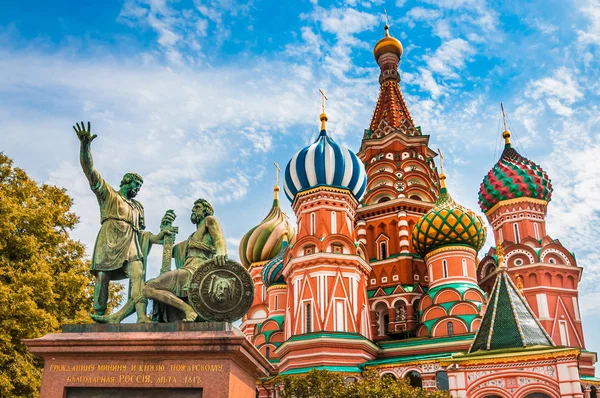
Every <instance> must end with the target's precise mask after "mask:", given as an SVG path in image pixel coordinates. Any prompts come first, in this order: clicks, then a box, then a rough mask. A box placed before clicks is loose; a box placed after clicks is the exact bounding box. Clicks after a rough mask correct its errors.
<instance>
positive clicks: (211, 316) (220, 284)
mask: <svg viewBox="0 0 600 398" xmlns="http://www.w3.org/2000/svg"><path fill="white" fill-rule="evenodd" d="M188 299H189V301H190V304H191V305H192V307H194V310H196V312H197V313H198V315H199V316H200V318H201V319H202V320H205V321H215V322H233V321H236V320H238V319H240V318H241V317H242V316H244V314H245V313H246V312H248V310H249V309H250V306H251V305H252V301H253V300H254V282H253V281H252V277H251V276H250V274H249V273H248V271H246V269H245V268H244V267H243V266H242V265H241V264H239V263H237V262H235V261H230V260H229V261H226V262H225V264H223V265H218V264H216V263H215V262H207V263H205V264H204V265H203V266H202V267H201V268H198V270H196V272H194V274H193V275H192V280H191V283H190V287H189V290H188Z"/></svg>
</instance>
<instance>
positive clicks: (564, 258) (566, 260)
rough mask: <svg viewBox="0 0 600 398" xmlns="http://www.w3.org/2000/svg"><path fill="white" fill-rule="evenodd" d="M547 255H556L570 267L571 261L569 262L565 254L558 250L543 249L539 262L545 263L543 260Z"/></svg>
mask: <svg viewBox="0 0 600 398" xmlns="http://www.w3.org/2000/svg"><path fill="white" fill-rule="evenodd" d="M549 253H554V254H556V255H558V256H559V257H560V258H562V259H563V260H564V261H565V264H566V265H568V266H571V261H570V260H569V258H568V257H567V256H566V255H565V253H563V252H562V251H560V250H558V249H553V248H550V249H543V251H542V253H541V254H540V261H541V262H543V263H544V262H545V261H544V259H545V258H546V256H547V255H548V254H549Z"/></svg>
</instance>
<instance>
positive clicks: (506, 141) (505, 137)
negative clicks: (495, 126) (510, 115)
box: [500, 102, 510, 145]
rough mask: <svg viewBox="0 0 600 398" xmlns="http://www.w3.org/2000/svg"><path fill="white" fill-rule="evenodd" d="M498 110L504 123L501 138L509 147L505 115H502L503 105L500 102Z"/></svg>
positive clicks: (508, 133) (508, 132)
mask: <svg viewBox="0 0 600 398" xmlns="http://www.w3.org/2000/svg"><path fill="white" fill-rule="evenodd" d="M500 109H502V121H503V122H504V132H503V133H502V138H504V144H506V145H510V131H508V127H506V114H505V113H504V105H503V104H502V102H501V103H500Z"/></svg>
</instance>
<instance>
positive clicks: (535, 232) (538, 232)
mask: <svg viewBox="0 0 600 398" xmlns="http://www.w3.org/2000/svg"><path fill="white" fill-rule="evenodd" d="M533 234H534V235H535V238H536V239H537V240H539V239H540V231H539V230H538V225H537V223H536V222H534V223H533Z"/></svg>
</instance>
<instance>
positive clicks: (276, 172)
mask: <svg viewBox="0 0 600 398" xmlns="http://www.w3.org/2000/svg"><path fill="white" fill-rule="evenodd" d="M273 164H274V165H275V185H276V186H279V172H280V171H281V169H280V168H279V165H278V164H277V162H273Z"/></svg>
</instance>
